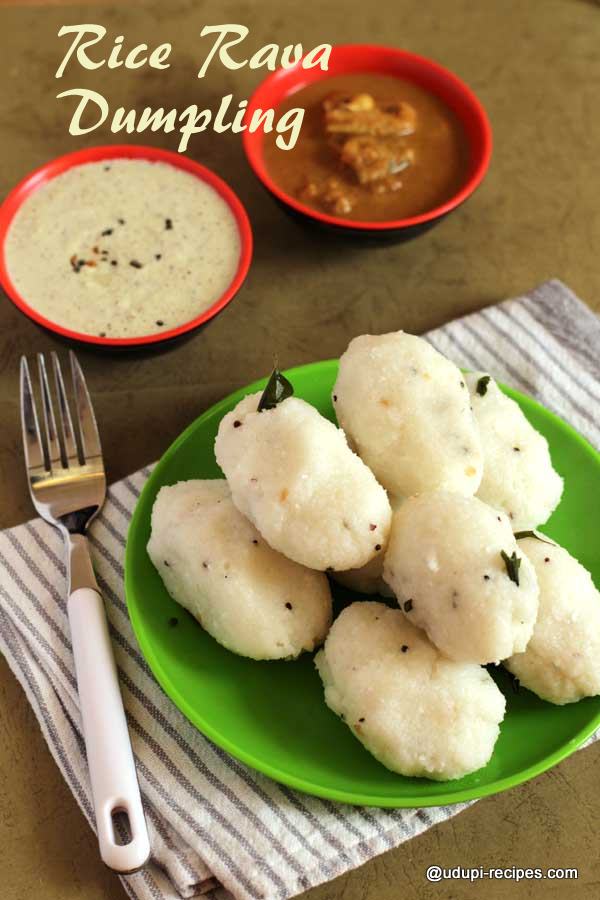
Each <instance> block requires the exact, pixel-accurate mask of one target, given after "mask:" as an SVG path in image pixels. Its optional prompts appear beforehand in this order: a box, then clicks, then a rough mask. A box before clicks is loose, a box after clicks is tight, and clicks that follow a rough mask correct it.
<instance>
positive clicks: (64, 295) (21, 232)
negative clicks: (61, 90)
mask: <svg viewBox="0 0 600 900" xmlns="http://www.w3.org/2000/svg"><path fill="white" fill-rule="evenodd" d="M240 251H241V242H240V236H239V230H238V227H237V223H236V219H235V217H234V215H233V213H232V211H231V209H230V208H229V206H228V205H227V203H226V202H225V200H223V198H222V197H221V196H220V194H218V193H217V191H215V190H214V188H213V187H211V186H210V185H208V184H206V183H205V182H204V181H202V180H201V179H200V178H198V177H196V176H195V175H192V174H190V173H189V172H185V171H183V170H181V169H177V168H175V166H172V165H169V164H168V163H162V162H150V161H147V160H142V159H117V160H105V161H101V162H94V163H87V164H84V165H81V166H75V167H74V168H72V169H69V170H68V171H67V172H64V173H63V174H61V175H58V176H57V177H56V178H53V179H52V180H51V181H49V182H47V183H46V184H44V185H42V186H41V187H40V188H39V189H38V190H36V191H34V192H33V193H32V194H31V195H30V196H29V197H28V198H27V199H26V200H25V202H24V203H23V205H22V206H21V208H20V209H19V211H18V212H17V214H16V216H15V218H14V220H13V222H12V224H11V226H10V229H9V231H8V234H7V238H6V263H7V268H8V273H9V275H10V277H11V279H12V281H13V283H14V285H15V287H16V288H17V290H18V291H19V293H20V294H21V296H22V297H23V298H24V299H25V300H26V302H27V303H28V304H29V305H30V306H31V307H32V308H33V309H35V310H36V311H37V312H38V313H40V314H41V315H43V316H45V317H46V318H47V319H49V320H50V321H51V322H54V323H56V324H57V325H61V326H63V327H66V328H70V329H71V330H73V331H78V332H82V333H84V334H90V335H96V336H101V337H111V338H126V337H138V336H142V335H147V334H154V333H157V332H161V331H167V330H169V329H171V328H174V327H176V326H178V325H183V324H185V323H186V322H189V321H190V320H192V319H194V318H196V317H197V316H199V315H200V314H201V313H202V312H203V311H204V310H206V309H208V308H209V307H210V306H212V304H213V303H215V302H216V301H217V300H218V299H219V297H221V296H222V295H223V293H224V292H225V291H226V289H227V288H228V286H229V285H230V284H231V281H232V280H233V278H234V276H235V273H236V270H237V267H238V263H239V259H240Z"/></svg>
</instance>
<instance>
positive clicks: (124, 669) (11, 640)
mask: <svg viewBox="0 0 600 900" xmlns="http://www.w3.org/2000/svg"><path fill="white" fill-rule="evenodd" d="M427 337H428V339H429V340H430V341H431V343H432V344H433V345H434V346H435V347H437V349H438V350H440V351H442V352H443V353H444V354H446V355H447V356H449V357H450V358H451V359H453V360H455V361H456V362H457V363H459V364H460V365H464V366H466V367H468V368H476V369H487V370H489V371H490V372H493V373H494V374H495V375H497V376H498V377H499V378H500V379H502V380H503V381H506V382H507V383H508V384H512V385H514V386H515V387H517V388H520V389H521V390H524V391H526V392H527V393H530V394H532V395H534V396H535V397H537V398H538V399H539V400H541V401H542V402H543V403H544V404H545V405H546V406H548V407H550V408H551V409H553V410H554V411H555V412H557V413H558V414H559V415H560V416H562V417H563V418H565V419H566V420H567V421H569V422H571V423H572V424H573V425H574V426H575V427H576V428H577V429H578V430H579V431H580V432H581V433H582V434H583V435H584V436H586V437H587V438H588V440H590V442H591V443H592V444H594V445H595V446H596V447H600V425H598V424H597V422H596V418H595V414H594V410H595V408H596V404H597V403H598V400H600V386H599V382H598V379H599V374H600V365H599V362H598V359H597V357H596V353H595V350H596V348H597V347H598V346H599V344H600V320H599V319H598V318H597V317H596V316H595V315H594V314H593V313H591V312H590V310H589V309H587V307H585V306H584V305H583V304H582V303H581V302H580V301H579V300H577V298H576V297H575V296H574V295H573V294H572V293H571V292H570V291H569V290H568V288H566V287H565V286H564V285H563V284H561V283H560V282H558V281H551V282H548V283H547V284H544V285H542V286H541V287H539V288H537V289H536V290H535V291H533V292H532V293H531V294H529V295H527V296H525V297H520V298H518V299H516V300H509V301H507V302H506V303H503V304H500V305H499V306H495V307H491V308H488V309H485V310H483V311H481V312H477V313H474V314H473V315H470V316H467V317H466V318H464V319H461V320H458V321H455V322H452V323H450V324H448V325H446V326H444V327H443V328H440V329H438V330H436V331H434V332H432V333H431V334H429V335H427ZM148 474H149V469H148V468H145V469H142V470H141V471H140V472H137V473H136V474H135V475H132V476H131V477H130V478H126V479H124V480H123V481H121V482H119V483H118V484H115V485H113V487H112V488H111V489H110V491H109V494H108V499H107V502H106V504H105V506H104V508H103V510H102V514H101V515H100V516H99V518H98V520H97V521H96V522H95V523H94V525H93V528H92V535H91V542H92V551H93V554H94V563H95V566H96V569H97V575H98V582H99V584H100V587H101V589H102V591H103V594H104V596H105V598H106V606H107V612H108V616H109V620H110V631H111V636H112V639H113V643H114V649H115V655H116V659H117V666H118V669H119V676H120V681H121V688H122V691H123V698H124V702H125V706H126V709H127V716H128V721H129V727H130V732H131V738H132V743H133V749H134V752H135V755H136V761H137V768H138V774H139V780H140V786H141V789H142V792H143V795H144V805H145V808H146V813H147V819H148V825H149V829H150V834H151V841H152V848H153V855H152V862H151V864H150V865H149V866H148V867H147V868H146V869H145V870H144V871H143V872H140V873H138V874H136V875H132V876H127V877H124V878H123V879H122V882H123V886H124V888H125V890H126V891H127V893H128V894H129V895H130V896H131V897H134V898H137V900H176V898H178V897H193V896H197V895H199V894H204V895H206V896H208V897H212V898H214V900H231V897H232V896H233V897H235V898H239V900H275V898H281V900H286V898H288V897H292V896H294V895H296V894H299V893H301V892H303V891H305V890H307V889H308V888H310V887H313V886H315V885H317V884H320V883H322V882H324V881H327V880H329V879H332V878H334V877H336V876H337V875H341V874H342V873H343V872H346V871H348V870H350V869H352V868H355V867H356V866H359V865H361V864H362V863H363V862H366V861H367V860H368V859H370V858H372V857H373V856H376V855H377V854H379V853H382V852H383V851H385V850H388V849H390V848H391V847H395V846H398V845H399V844H401V843H403V842H404V841H406V840H409V839H410V838H413V837H415V836H416V835H418V834H419V833H420V832H422V831H424V830H425V829H427V828H430V827H431V826H432V825H435V824H437V823H438V822H442V821H444V820H445V819H448V818H449V817H450V816H453V815H456V813H458V812H460V811H461V810H462V809H464V808H465V806H466V805H467V804H457V805H455V806H449V807H443V808H437V809H427V810H425V809H423V810H378V809H362V808H359V807H352V806H344V805H342V804H337V803H332V802H330V801H328V800H320V799H318V798H315V797H310V796H307V795H305V794H301V793H298V792H296V791H293V790H290V789H289V788H286V787H283V786H281V785H278V784H276V783H275V782H274V781H271V780H270V779H268V778H266V777H263V776H262V775H260V774H258V773H257V772H254V771H253V770H251V769H249V768H247V767H246V766H245V765H243V764H242V763H240V762H238V761H237V760H235V759H233V758H232V757H231V756H229V755H228V754H227V753H225V752H224V751H223V750H221V749H220V748H218V747H216V746H215V745H214V744H212V743H211V742H210V741H208V740H207V739H206V738H204V737H203V736H202V735H201V734H200V733H199V732H198V731H196V729H195V728H194V727H193V726H192V725H190V723H189V722H188V721H187V719H185V718H184V716H183V715H182V714H181V713H180V712H179V711H178V710H177V709H176V707H175V706H174V705H173V704H172V703H171V702H170V701H169V700H168V699H167V697H166V696H165V695H164V694H163V692H162V691H161V689H160V688H159V687H158V685H157V684H156V682H155V680H154V678H153V676H152V674H151V673H150V671H149V669H148V666H147V664H146V662H145V661H144V659H143V657H142V656H141V654H140V651H139V649H138V646H137V643H136V640H135V637H134V635H133V632H132V630H131V625H130V623H129V619H128V616H127V610H126V606H125V601H124V591H123V552H124V547H125V536H126V533H127V526H128V523H129V518H130V515H131V512H132V510H133V507H134V505H135V502H136V499H137V497H138V495H139V492H140V490H141V487H142V485H143V483H144V481H145V480H146V478H147V476H148ZM0 572H1V580H0V650H1V651H2V652H3V653H4V655H5V656H6V658H7V660H8V662H9V665H10V667H11V669H12V671H13V672H14V673H15V675H16V677H17V678H18V680H19V682H20V683H21V685H22V686H23V689H24V690H25V692H26V694H27V697H28V699H29V702H30V703H31V705H32V707H33V709H34V712H35V714H36V716H37V719H38V721H39V723H40V727H41V728H42V731H43V733H44V736H45V738H46V741H47V742H48V746H49V748H50V750H51V752H52V754H53V756H54V758H55V760H56V763H57V765H58V766H59V768H60V770H61V772H62V774H63V777H64V778H65V780H66V781H67V783H68V784H69V786H70V788H71V790H72V792H73V794H74V796H75V798H76V800H77V802H78V803H79V805H80V807H81V809H82V812H83V814H84V815H85V816H86V818H87V819H88V821H89V822H90V825H92V827H93V825H94V822H93V810H92V806H91V800H90V785H89V780H88V774H87V768H86V764H85V747H84V744H83V740H82V734H81V720H80V715H79V709H78V703H77V689H76V683H75V678H74V675H73V659H72V654H71V647H70V640H69V629H68V622H67V617H66V602H65V598H66V588H65V565H64V555H63V547H62V544H61V540H60V537H59V535H58V534H57V532H56V531H55V530H54V529H52V528H51V527H50V526H48V525H46V524H45V523H44V522H42V521H41V520H39V519H37V520H34V521H32V522H28V523H27V524H25V525H21V526H19V527H17V528H13V529H11V530H9V531H5V532H3V533H2V534H0Z"/></svg>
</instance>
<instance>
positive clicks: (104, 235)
mask: <svg viewBox="0 0 600 900" xmlns="http://www.w3.org/2000/svg"><path fill="white" fill-rule="evenodd" d="M112 233H113V230H112V228H105V229H104V231H103V232H102V237H108V236H109V234H112Z"/></svg>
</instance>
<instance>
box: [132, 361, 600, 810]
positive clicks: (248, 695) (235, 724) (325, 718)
mask: <svg viewBox="0 0 600 900" xmlns="http://www.w3.org/2000/svg"><path fill="white" fill-rule="evenodd" d="M336 373H337V362H336V361H333V360H330V361H326V362H319V363H314V364H312V365H308V366H302V367H299V368H297V369H292V370H291V371H290V372H288V373H287V374H288V376H289V377H290V379H291V381H292V382H293V385H294V388H295V392H296V394H297V395H298V396H299V397H303V398H304V399H305V400H307V401H308V402H309V403H312V404H313V405H314V406H316V408H317V409H318V410H319V411H320V412H321V413H322V414H323V415H325V416H327V417H328V418H329V419H332V420H334V418H335V417H334V412H333V409H332V406H331V401H330V393H331V389H332V387H333V384H334V381H335V377H336ZM264 384H265V381H258V382H256V383H255V384H252V385H250V386H249V387H247V388H244V389H243V390H240V391H237V392H236V393H235V394H232V395H231V396H230V397H227V398H226V399H225V400H222V401H221V402H220V403H218V404H217V405H216V406H213V407H212V409H209V410H208V411H207V412H205V413H204V414H203V415H202V416H200V418H199V419H197V420H196V421H195V422H193V423H192V425H190V427H189V428H187V429H186V431H184V432H183V434H182V435H181V436H180V437H179V438H178V439H177V440H176V441H175V443H174V444H172V446H171V447H170V448H169V449H168V450H167V452H166V453H165V455H164V456H163V458H162V459H161V460H160V462H159V463H158V465H157V466H156V468H155V469H154V471H153V472H152V474H151V476H150V478H149V479H148V481H147V483H146V485H145V486H144V490H143V491H142V494H141V496H140V498H139V501H138V504H137V506H136V509H135V512H134V514H133V518H132V520H131V525H130V528H129V535H128V540H127V550H126V560H125V587H126V594H127V605H128V608H129V615H130V617H131V622H132V624H133V628H134V631H135V634H136V637H137V639H138V641H139V644H140V647H141V650H142V653H143V654H144V656H145V658H146V660H147V661H148V664H149V666H150V668H151V669H152V671H153V673H154V675H155V676H156V678H157V680H158V681H159V683H160V684H161V686H162V687H163V688H164V690H165V691H166V693H167V694H168V695H169V697H170V698H171V699H172V700H173V702H174V703H175V704H176V705H177V706H178V707H179V709H180V710H181V711H182V712H183V713H184V714H185V715H186V716H187V717H188V719H189V720H190V721H191V722H193V723H194V725H195V726H196V727H197V728H198V729H199V730H200V731H201V732H203V734H205V735H206V736H207V737H208V738H210V739H211V740H212V741H214V742H215V743H216V744H218V745H219V746H220V747H222V748H223V749H225V750H227V751H228V752H229V753H231V754H232V755H233V756H235V757H237V758H238V759H240V760H242V762H244V763H247V764H248V765H249V766H252V767H253V768H255V769H258V770H259V771H260V772H264V773H265V774H266V775H270V776H271V778H274V779H276V780H277V781H280V782H282V783H283V784H287V785H290V786H291V787H294V788H298V789H299V790H302V791H306V792H307V793H310V794H317V795H318V796H321V797H328V798H331V799H333V800H342V801H344V802H346V803H354V804H360V805H368V806H391V807H397V806H406V807H415V806H436V805H443V804H447V803H456V802H459V801H462V800H471V799H474V798H476V797H483V796H485V795H487V794H494V793H496V792H498V791H502V790H505V789H506V788H509V787H513V786H514V785H516V784H519V783H521V782H523V781H526V780H527V779H529V778H533V777H534V776H535V775H539V773H540V772H543V771H544V770H545V769H548V768H550V766H553V765H554V764H555V763H557V762H559V760H561V759H563V758H564V757H565V756H568V755H569V754H570V753H572V752H573V751H574V750H575V749H576V748H577V747H578V746H579V745H580V744H581V743H582V742H583V741H584V740H585V739H586V738H587V737H588V736H589V735H591V734H592V732H593V731H594V730H595V729H596V728H597V727H598V725H600V697H596V698H593V699H586V700H582V701H580V702H579V703H574V704H571V705H569V706H562V707H560V706H553V705H552V704H550V703H544V702H543V701H542V700H539V699H538V698H537V697H535V696H534V695H533V694H531V693H529V691H526V690H523V689H521V690H520V691H519V692H518V693H515V692H514V691H513V690H512V688H511V682H510V679H509V678H508V676H507V675H506V673H505V672H504V671H503V670H501V669H499V670H497V671H496V670H493V674H494V678H495V679H496V681H497V683H498V685H499V686H500V688H501V690H502V691H503V692H504V694H505V695H506V698H507V712H506V718H505V720H504V722H503V724H502V727H501V732H500V737H499V739H498V742H497V744H496V748H495V750H494V754H493V756H492V759H491V760H490V762H489V764H488V765H487V766H486V767H485V768H484V769H481V770H480V771H478V772H476V773H475V774H473V775H468V776H467V777H466V778H461V779H460V780H457V781H448V782H441V783H440V782H434V781H428V780H426V779H421V778H404V777H402V776H400V775H395V774H394V773H393V772H389V771H388V770H387V769H385V768H384V767H383V766H382V765H380V764H379V763H378V762H376V760H375V759H373V757H372V756H371V755H370V754H369V753H367V751H366V750H365V749H364V748H363V747H362V745H361V744H359V742H358V741H357V740H356V739H355V738H354V737H353V736H352V734H351V733H350V731H349V729H348V728H347V727H346V726H345V725H344V724H343V723H342V722H341V721H340V720H339V719H338V718H337V716H335V715H334V714H333V713H332V712H331V711H330V710H329V709H328V708H327V707H326V706H325V703H324V701H323V688H322V686H321V681H320V679H319V676H318V675H317V672H316V670H315V668H314V664H313V658H312V656H309V655H306V654H305V655H304V656H303V657H301V658H300V659H299V660H298V661H296V662H279V661H277V662H253V661H252V660H248V659H242V658H241V657H239V656H235V655H234V654H233V653H229V652H228V651H227V650H225V649H223V647H221V646H219V644H217V643H216V641H214V640H213V639H212V638H211V637H210V636H209V635H208V634H207V633H206V632H205V631H203V630H202V628H201V627H200V626H199V625H198V624H197V623H196V621H195V620H194V619H193V618H192V617H191V616H190V615H189V614H188V613H186V612H184V611H183V610H182V609H181V608H180V607H179V606H178V605H177V604H176V603H175V602H174V601H173V600H172V599H171V598H170V597H169V595H168V594H167V592H166V590H165V588H164V587H163V584H162V581H161V579H160V577H159V576H158V574H157V572H156V570H155V569H154V567H153V565H152V563H151V562H150V559H149V557H148V555H147V553H146V543H147V541H148V538H149V536H150V513H151V510H152V504H153V502H154V498H155V496H156V494H157V491H158V490H159V488H160V487H161V486H162V485H164V484H173V483H174V482H176V481H180V480H182V479H186V478H217V477H221V473H220V470H219V468H218V466H217V464H216V462H215V458H214V452H213V442H214V438H215V435H216V433H217V429H218V427H219V422H220V421H221V418H222V417H223V416H224V415H225V413H227V412H229V410H231V409H232V408H233V407H234V406H235V404H236V403H237V402H238V401H239V400H240V399H241V398H242V397H243V396H244V395H245V394H247V393H251V392H253V391H257V390H260V389H261V388H262V387H264ZM505 390H506V393H507V394H508V395H509V396H511V397H513V398H514V399H515V400H516V401H517V402H518V403H519V405H520V406H521V408H522V409H523V412H524V413H525V415H526V416H527V418H528V419H529V420H530V421H531V423H532V424H533V425H534V427H535V428H537V429H538V430H539V431H541V432H542V434H544V435H545V436H546V438H547V439H548V441H549V444H550V448H551V452H552V459H553V462H554V464H555V466H556V468H557V469H558V471H559V472H560V473H561V474H562V475H563V476H564V477H565V482H566V486H565V493H564V497H563V499H562V501H561V504H560V506H559V508H558V509H557V511H556V512H555V513H554V515H553V516H552V518H551V520H550V522H549V523H548V525H547V526H546V528H545V529H544V530H545V531H546V532H547V533H548V534H549V535H551V536H552V537H553V538H555V539H556V540H557V541H558V542H559V543H561V544H563V545H564V546H565V547H567V549H568V550H569V551H570V552H571V553H572V554H573V555H574V556H576V557H577V558H578V559H579V560H580V561H581V562H582V563H583V565H584V566H586V568H588V569H589V570H590V571H591V572H592V574H593V575H594V577H595V580H596V584H600V541H599V540H598V509H600V456H599V455H598V454H597V453H596V451H595V450H593V449H592V448H591V447H590V445H589V444H587V443H586V441H584V440H583V438H581V437H580V436H579V435H578V434H577V433H576V432H575V431H573V429H572V428H570V427H569V426H568V425H566V424H565V423H564V422H562V421H561V420H560V419H558V418H557V417H556V416H554V415H553V414H551V413H550V412H548V411H547V410H546V409H544V408H543V407H542V406H540V405H539V404H538V403H536V402H534V401H533V400H531V399H530V398H528V397H524V396H522V395H521V394H518V393H517V392H515V391H513V390H509V389H505ZM352 599H355V597H354V596H353V595H352V594H351V593H350V592H348V591H341V592H340V591H337V592H336V605H337V606H338V609H339V604H340V603H341V604H343V603H347V602H348V601H349V600H352ZM174 615H176V616H177V618H178V619H179V625H178V627H176V628H172V627H169V625H168V622H169V619H170V618H171V617H172V616H174Z"/></svg>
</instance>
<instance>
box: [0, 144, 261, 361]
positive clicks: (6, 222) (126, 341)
mask: <svg viewBox="0 0 600 900" xmlns="http://www.w3.org/2000/svg"><path fill="white" fill-rule="evenodd" d="M124 158H126V159H147V160H150V161H152V162H165V163H169V164H170V165H172V166H175V168H177V169H183V171H185V172H190V173H191V174H192V175H195V176H196V177H197V178H200V179H201V180H202V181H204V182H206V184H209V185H210V186H211V187H212V188H214V190H216V191H217V193H219V194H220V195H221V197H222V198H223V199H224V200H225V202H226V203H227V205H228V206H229V208H230V209H231V211H232V213H233V215H234V216H235V220H236V222H237V225H238V229H239V234H240V245H241V253H240V261H239V264H238V267H237V271H236V273H235V276H234V278H233V280H232V282H231V284H230V285H229V287H228V288H227V290H226V291H225V293H224V294H223V295H222V296H221V297H219V299H218V300H217V301H216V302H215V303H213V305H212V306H210V307H209V308H208V309H206V310H204V311H203V312H202V313H201V314H200V315H198V316H196V318H194V319H191V320H190V321H189V322H185V323H184V324H183V325H178V326H177V327H176V328H171V329H169V330H168V331H161V332H160V334H146V335H140V337H128V338H101V337H97V336H95V335H90V334H83V333H81V332H78V331H72V330H71V329H70V328H63V327H62V325H57V324H56V323H55V322H51V321H50V320H49V319H46V318H45V316H42V315H40V314H39V313H38V312H37V311H36V310H35V309H33V308H32V307H31V306H30V305H29V304H28V302H27V299H26V298H25V297H22V296H21V294H20V293H19V291H18V290H17V289H16V287H15V285H14V284H13V282H12V280H11V277H10V275H9V273H8V269H7V265H6V235H7V232H8V229H9V228H10V224H11V222H12V220H13V218H14V217H15V215H16V213H17V211H18V210H19V208H20V207H21V204H22V203H23V202H24V201H25V200H26V199H27V197H29V196H30V194H32V193H33V192H34V191H36V190H37V189H38V188H39V187H40V186H41V185H42V184H45V183H46V182H47V181H50V180H51V179H52V178H56V176H57V175H60V174H62V173H63V172H66V171H67V170H68V169H71V168H73V166H79V165H82V164H83V163H89V162H97V161H98V160H103V159H107V160H108V159H124ZM251 259H252V230H251V228H250V222H249V219H248V216H247V214H246V210H245V209H244V207H243V206H242V204H241V202H240V200H239V199H238V197H237V196H236V194H234V192H233V191H232V190H231V188H230V187H229V186H228V185H227V184H226V183H225V182H224V181H223V180H222V179H221V178H219V176H218V175H215V173H214V172H211V170H210V169H207V168H206V167H205V166H202V165H200V163H197V162H194V161H193V160H191V159H188V157H186V156H182V155H180V154H179V153H172V152H171V151H170V150H161V149H159V148H157V147H140V146H135V145H133V144H121V145H118V144H117V145H114V146H108V147H90V148H89V149H87V150H76V151H75V152H74V153H67V154H66V155H65V156H58V157H57V158H56V159H53V160H51V162H49V163H46V164H45V165H43V166H40V168H39V169H35V171H33V172H31V173H30V174H29V175H27V176H26V177H25V178H24V179H23V180H22V181H21V182H19V184H18V185H17V186H16V187H15V188H13V190H12V191H11V192H10V194H9V195H8V196H7V198H6V199H5V201H4V203H3V204H2V206H0V284H1V285H2V287H3V288H4V290H5V292H6V293H7V294H8V296H9V297H10V299H11V300H12V302H13V303H14V304H15V306H17V307H18V308H19V309H20V310H21V312H22V313H24V314H25V315H26V316H27V317H28V318H30V319H31V320H32V321H33V322H36V323H37V324H38V325H41V326H42V327H43V328H46V329H47V330H48V331H52V332H53V333H54V334H58V335H60V336H61V337H63V338H67V339H68V340H71V341H75V342H77V343H81V344H85V345H87V346H94V347H98V348H99V349H105V350H131V349H136V348H143V347H146V348H148V349H150V348H151V347H152V346H153V345H157V344H164V343H165V342H169V341H173V340H175V339H177V338H180V337H182V336H184V335H186V334H189V332H191V331H194V330H195V329H196V328H199V327H200V326H201V325H204V324H205V323H206V322H208V321H209V319H212V318H213V316H216V315H217V313H219V312H220V311H221V310H222V309H223V307H225V306H227V304H228V303H229V302H230V301H231V300H233V298H234V297H235V295H236V294H237V292H238V290H239V289H240V287H241V286H242V283H243V282H244V279H245V278H246V275H247V273H248V268H249V266H250V260H251Z"/></svg>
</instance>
